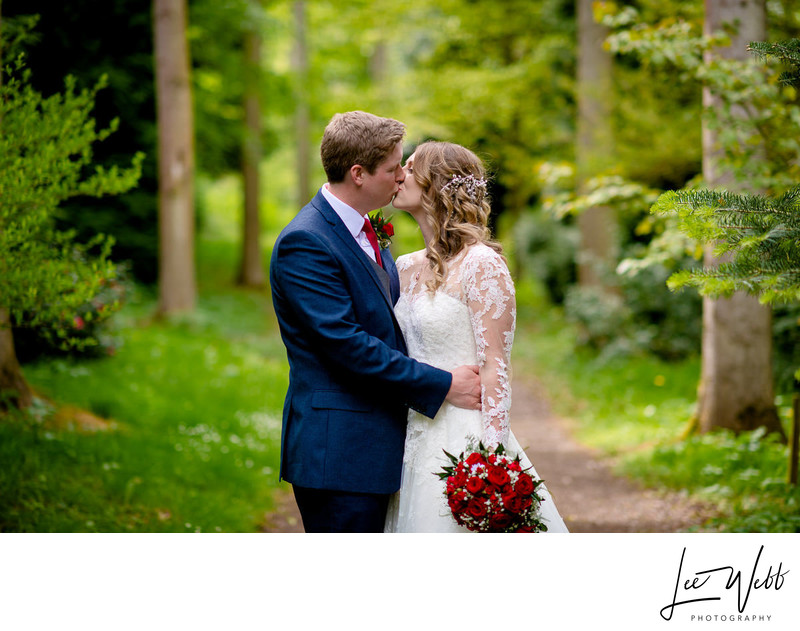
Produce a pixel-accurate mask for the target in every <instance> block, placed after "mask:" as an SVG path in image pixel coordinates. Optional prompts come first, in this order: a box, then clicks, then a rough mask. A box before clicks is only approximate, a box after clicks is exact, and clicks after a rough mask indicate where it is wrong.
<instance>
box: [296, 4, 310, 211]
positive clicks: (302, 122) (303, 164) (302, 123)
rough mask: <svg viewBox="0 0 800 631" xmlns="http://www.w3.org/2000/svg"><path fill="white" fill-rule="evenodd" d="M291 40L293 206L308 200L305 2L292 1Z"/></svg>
mask: <svg viewBox="0 0 800 631" xmlns="http://www.w3.org/2000/svg"><path fill="white" fill-rule="evenodd" d="M293 10H294V28H295V41H294V51H293V55H292V66H293V72H294V80H295V115H294V129H295V135H296V137H295V144H296V147H297V204H298V206H304V205H305V204H306V203H307V202H308V200H309V199H310V198H311V162H310V160H311V152H310V127H311V118H310V109H309V94H308V34H307V30H308V27H307V20H306V3H305V0H295V2H294V4H293Z"/></svg>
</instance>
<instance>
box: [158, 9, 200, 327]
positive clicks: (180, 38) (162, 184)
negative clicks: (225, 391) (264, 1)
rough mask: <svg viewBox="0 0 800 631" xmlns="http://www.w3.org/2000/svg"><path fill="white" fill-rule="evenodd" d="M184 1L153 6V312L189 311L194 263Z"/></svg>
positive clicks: (193, 299) (194, 295)
mask: <svg viewBox="0 0 800 631" xmlns="http://www.w3.org/2000/svg"><path fill="white" fill-rule="evenodd" d="M186 13H187V7H186V0H153V22H154V33H155V37H154V40H155V74H156V107H157V112H158V116H157V117H158V178H159V182H158V203H159V274H158V277H159V312H160V313H161V314H165V315H166V314H171V313H177V312H181V311H191V310H192V309H194V307H195V304H196V302H197V280H196V271H195V260H194V234H195V209H194V124H193V114H192V88H191V79H190V71H189V46H188V43H187V40H186V27H187V17H186Z"/></svg>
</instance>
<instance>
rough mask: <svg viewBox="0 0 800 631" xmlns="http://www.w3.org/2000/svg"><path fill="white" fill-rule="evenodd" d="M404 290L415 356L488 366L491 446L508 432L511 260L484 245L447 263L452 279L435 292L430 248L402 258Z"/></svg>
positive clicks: (484, 416) (441, 364) (400, 309)
mask: <svg viewBox="0 0 800 631" xmlns="http://www.w3.org/2000/svg"><path fill="white" fill-rule="evenodd" d="M397 269H398V272H399V274H400V286H401V289H402V291H401V295H400V299H399V301H398V303H397V305H396V306H395V313H396V315H397V319H398V322H399V323H400V327H401V328H402V330H403V335H404V336H405V338H406V344H407V346H408V351H409V355H410V356H411V357H413V358H414V359H417V360H419V361H422V362H425V363H427V364H431V365H433V366H436V367H437V368H441V369H443V370H453V369H454V368H457V367H458V366H462V365H470V364H471V365H477V366H479V368H480V377H481V390H482V400H483V403H482V409H481V420H482V432H481V433H482V435H481V439H482V440H483V442H484V444H485V445H487V446H496V445H497V444H498V443H500V442H504V440H505V439H506V438H507V436H508V429H509V420H510V419H509V412H510V408H511V386H510V382H509V379H510V375H509V372H510V364H509V361H510V354H511V345H512V343H513V339H514V326H515V323H516V303H515V299H514V284H513V281H512V279H511V274H510V273H509V271H508V266H507V265H506V263H505V261H504V259H503V257H502V256H501V255H500V254H498V253H497V252H495V251H494V250H493V249H492V248H490V247H489V246H487V245H484V244H475V245H471V246H468V247H467V248H465V249H464V250H462V251H461V252H460V253H459V254H457V255H456V256H455V257H453V258H452V259H450V260H449V261H448V262H447V268H446V273H445V278H444V282H443V283H442V285H441V286H439V287H438V288H437V289H436V290H435V291H431V290H430V288H429V286H428V281H429V280H430V279H432V277H433V276H432V272H431V269H430V265H429V262H428V259H427V258H426V256H425V251H424V250H421V251H419V252H414V253H412V254H409V255H406V256H401V257H399V258H398V259H397Z"/></svg>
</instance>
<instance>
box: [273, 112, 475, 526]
mask: <svg viewBox="0 0 800 631" xmlns="http://www.w3.org/2000/svg"><path fill="white" fill-rule="evenodd" d="M404 134H405V126H404V125H403V124H402V123H400V122H399V121H396V120H393V119H390V118H380V117H378V116H374V115H372V114H368V113H366V112H347V113H344V114H337V115H336V116H334V117H333V118H332V119H331V121H330V123H329V124H328V126H327V127H326V128H325V132H324V135H323V138H322V147H321V155H322V166H323V168H324V169H325V174H326V175H327V178H328V182H327V184H325V185H324V186H323V187H322V188H321V189H320V191H319V192H318V193H317V195H316V196H315V197H314V199H312V200H311V202H310V203H309V204H308V205H306V206H305V207H304V208H303V209H302V210H301V211H300V212H299V213H298V214H297V216H296V217H295V218H294V219H293V220H292V221H291V222H290V223H289V225H288V226H286V228H285V229H284V230H283V232H281V234H280V236H279V237H278V239H277V241H276V242H275V246H274V249H273V251H272V260H271V262H270V283H271V286H272V298H273V305H274V308H275V313H276V315H277V317H278V323H279V325H280V330H281V337H282V338H283V343H284V345H285V346H286V352H287V356H288V360H289V390H288V392H287V394H286V401H285V404H284V408H283V429H282V435H281V472H280V476H281V478H282V479H284V480H286V481H288V482H291V483H292V487H293V490H294V494H295V499H296V500H297V505H298V507H299V509H300V513H301V515H302V518H303V526H304V528H305V530H306V532H382V531H383V524H384V519H385V516H386V510H387V507H388V503H389V496H390V495H391V494H392V493H394V492H395V491H397V490H398V489H399V488H400V474H401V470H402V460H403V446H404V442H405V435H406V419H407V413H408V408H409V407H410V408H413V409H414V410H416V411H418V412H420V413H421V414H424V415H425V416H428V417H430V418H433V417H434V416H435V415H436V412H437V411H438V410H439V407H440V406H441V405H442V403H443V402H444V401H449V402H450V403H452V404H453V405H456V406H458V407H464V408H468V409H479V408H480V379H479V377H478V374H477V366H461V367H459V368H457V369H455V370H454V371H453V372H452V373H449V372H446V371H444V370H439V369H438V368H434V367H432V366H429V365H427V364H422V363H420V362H417V361H415V360H413V359H410V358H409V357H408V356H407V351H406V345H405V342H404V340H403V334H402V332H401V331H400V327H399V325H398V323H397V320H396V319H395V316H394V310H393V305H394V303H395V302H396V301H397V299H398V297H399V294H400V284H399V279H398V276H397V269H396V267H395V264H394V260H393V259H392V256H391V254H390V253H389V250H388V249H386V250H381V249H380V248H379V246H378V244H377V239H376V238H375V234H374V232H373V230H372V228H371V227H370V224H369V220H368V219H365V218H366V215H367V213H368V212H370V211H373V210H375V209H378V208H381V207H383V206H386V205H387V204H389V202H390V201H391V200H392V197H393V196H394V194H395V193H397V190H398V186H399V184H401V183H402V182H403V179H404V175H403V169H402V168H401V162H402V157H403V147H402V139H403V136H404ZM431 475H433V473H432V474H431Z"/></svg>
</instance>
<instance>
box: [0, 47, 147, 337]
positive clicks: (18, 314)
mask: <svg viewBox="0 0 800 631" xmlns="http://www.w3.org/2000/svg"><path fill="white" fill-rule="evenodd" d="M4 79H5V80H4V82H3V85H2V87H0V126H2V133H0V197H2V204H0V252H2V256H1V257H0V309H2V308H4V309H7V310H8V311H9V313H10V316H11V320H12V323H13V324H14V325H15V326H23V325H24V326H42V325H44V326H47V327H51V328H52V330H53V331H54V334H55V335H56V336H57V337H58V339H59V340H60V341H61V343H62V344H63V345H64V346H65V347H69V346H78V345H86V344H91V343H93V341H94V340H92V338H87V337H81V336H78V335H74V334H73V333H74V330H73V328H72V327H73V326H74V324H75V323H76V322H77V323H78V326H79V327H80V322H81V321H83V322H84V324H89V322H87V319H88V318H91V319H92V320H94V319H96V318H106V317H108V316H109V315H111V313H112V312H113V311H114V310H115V308H116V305H115V304H111V305H107V307H106V308H105V309H104V310H103V312H102V313H95V312H83V314H82V315H80V317H81V318H82V320H77V321H76V318H77V317H79V310H80V309H81V308H82V307H83V306H84V305H86V304H87V303H89V302H91V300H92V299H93V298H95V297H96V296H98V294H100V293H101V292H102V291H103V290H104V288H105V287H106V286H107V285H108V283H110V282H112V281H113V280H114V279H115V278H116V269H115V266H114V265H113V264H112V263H111V262H110V261H109V260H108V256H109V252H110V249H111V246H112V240H111V239H110V238H108V237H106V236H103V235H97V236H96V237H94V238H93V239H91V240H89V242H87V243H77V242H76V241H75V239H74V233H73V232H64V231H59V230H58V229H57V228H56V227H55V226H54V217H55V215H56V212H57V209H58V207H59V204H60V203H61V202H63V201H64V200H67V199H69V198H73V197H79V196H91V197H100V196H102V195H113V194H118V193H122V192H124V191H127V190H129V189H131V188H132V187H133V186H135V184H136V182H137V180H138V178H139V175H140V172H141V163H142V160H143V158H144V156H143V155H142V154H137V155H136V156H135V157H134V159H133V161H132V164H131V166H130V167H129V168H125V169H120V168H118V167H112V168H109V169H105V168H102V167H95V168H94V170H93V172H90V171H89V167H90V165H91V164H92V144H93V143H94V142H96V141H99V140H103V139H104V138H106V137H107V136H108V135H109V134H110V133H112V132H113V131H114V129H115V128H116V126H117V123H116V121H115V122H113V123H112V124H111V126H110V127H109V128H107V129H104V130H100V131H98V130H96V129H95V124H94V120H93V119H92V118H91V117H90V115H89V114H90V111H91V109H92V107H93V104H94V99H95V95H96V93H97V91H98V90H99V89H101V88H102V87H103V86H104V81H101V82H99V83H98V84H97V85H96V86H95V88H94V89H92V90H82V91H78V90H77V89H76V86H75V81H74V80H73V79H72V78H69V77H68V78H67V79H66V80H65V89H64V92H63V93H56V94H54V95H52V96H50V97H47V98H44V97H42V95H41V94H39V93H38V92H37V91H35V90H34V89H33V88H32V87H31V85H30V71H29V70H27V69H26V68H25V67H24V64H23V63H22V61H21V60H18V61H17V63H16V66H15V67H14V68H13V69H12V71H11V72H10V76H6V77H4ZM71 325H72V326H71Z"/></svg>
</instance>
